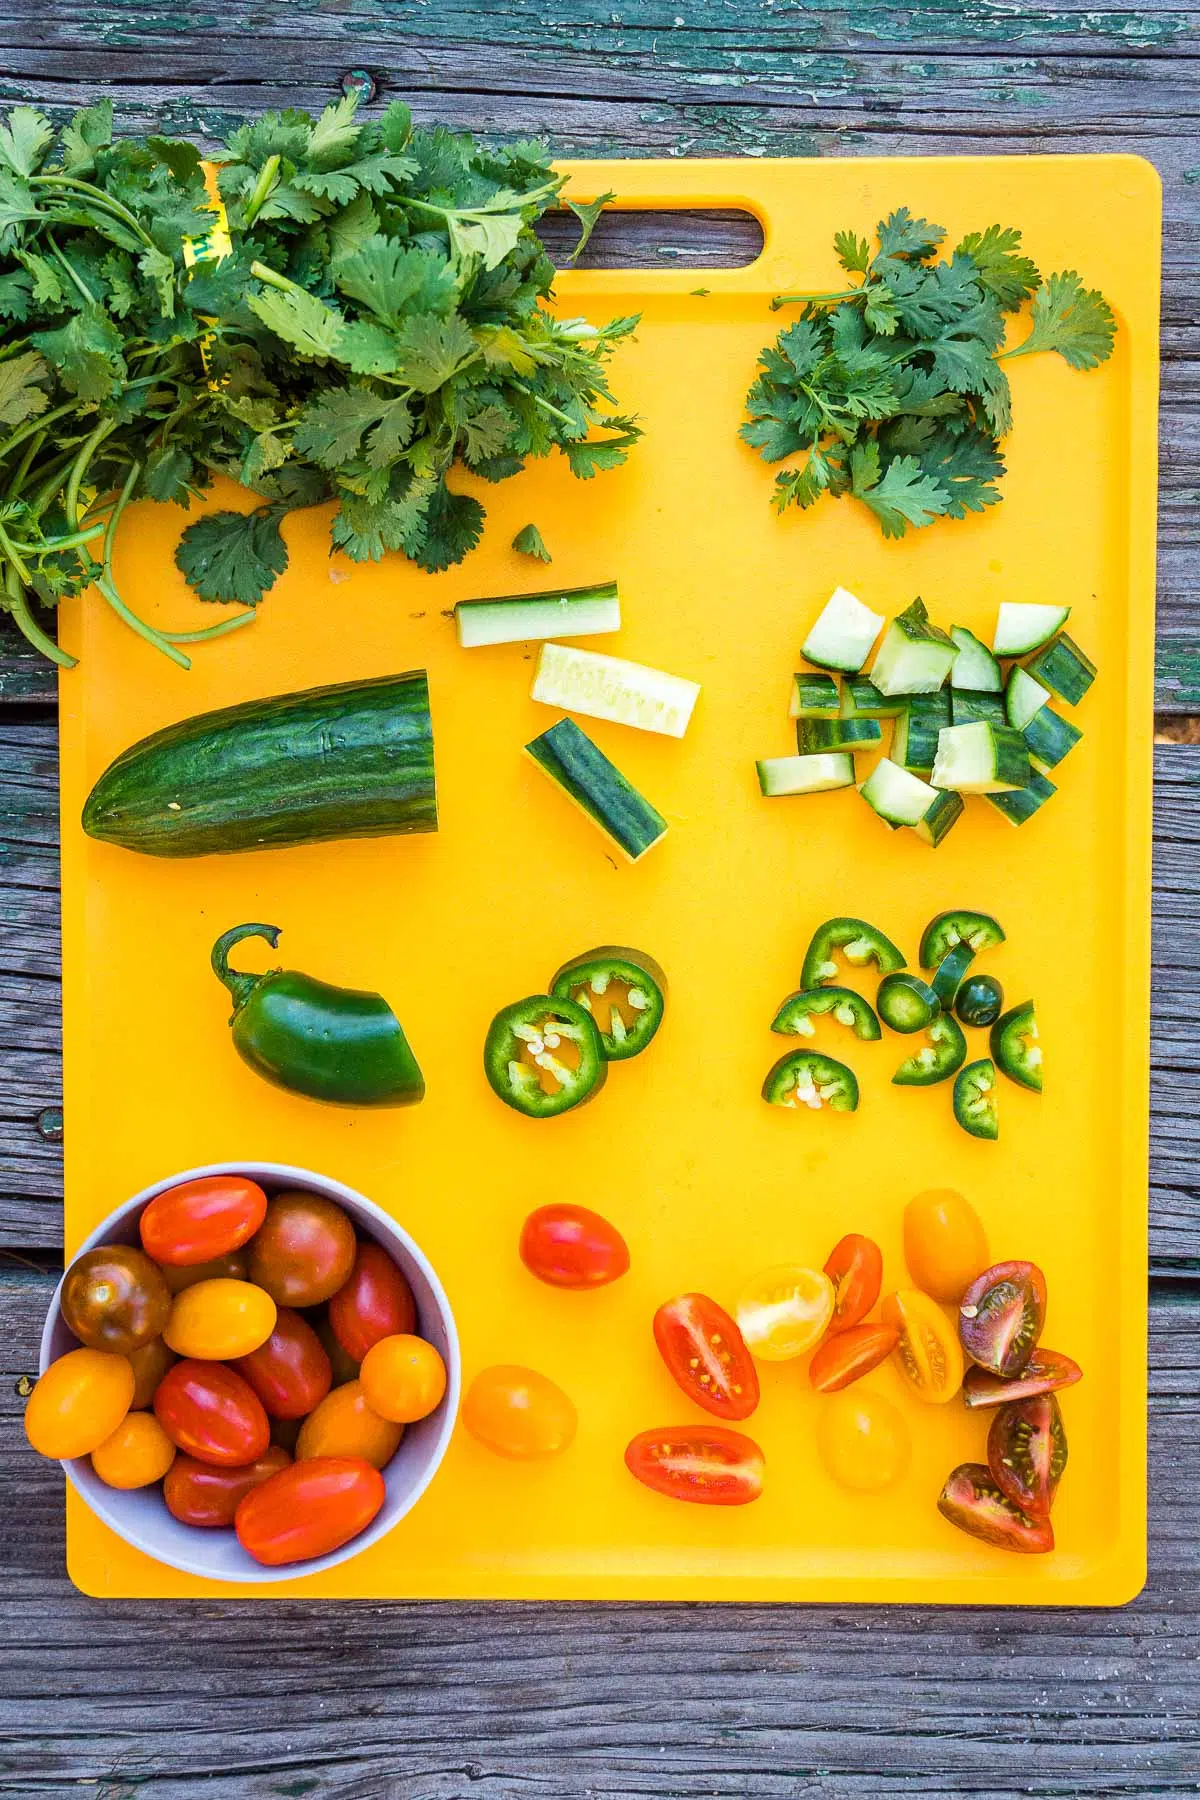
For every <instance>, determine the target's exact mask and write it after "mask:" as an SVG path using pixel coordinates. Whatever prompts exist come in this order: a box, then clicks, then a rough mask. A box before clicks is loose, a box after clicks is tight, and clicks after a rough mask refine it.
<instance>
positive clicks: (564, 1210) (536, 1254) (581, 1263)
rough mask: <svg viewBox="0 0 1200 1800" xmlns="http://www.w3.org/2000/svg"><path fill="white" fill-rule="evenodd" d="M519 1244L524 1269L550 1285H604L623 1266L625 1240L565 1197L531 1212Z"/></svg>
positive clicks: (614, 1278)
mask: <svg viewBox="0 0 1200 1800" xmlns="http://www.w3.org/2000/svg"><path fill="white" fill-rule="evenodd" d="M519 1248H520V1254H521V1261H522V1262H523V1263H524V1264H525V1267H526V1268H527V1269H528V1270H529V1273H530V1274H531V1275H536V1276H537V1278H538V1280H539V1281H545V1282H547V1283H548V1284H549V1285H550V1286H551V1287H561V1288H596V1287H604V1286H606V1285H607V1283H608V1282H610V1281H617V1280H618V1279H619V1278H620V1277H621V1276H622V1275H624V1274H625V1272H626V1270H627V1269H628V1267H629V1246H628V1244H627V1243H626V1242H625V1239H624V1238H623V1237H622V1236H621V1234H620V1232H619V1231H618V1230H617V1228H616V1226H615V1225H610V1224H609V1222H608V1220H607V1219H606V1218H604V1217H602V1215H601V1214H600V1213H597V1212H592V1211H591V1210H590V1208H589V1207H586V1206H573V1205H571V1204H570V1203H569V1202H566V1201H564V1202H560V1203H558V1204H555V1205H551V1206H539V1207H538V1208H537V1210H536V1211H535V1212H531V1213H530V1215H529V1217H528V1218H527V1219H526V1221H525V1223H524V1225H523V1226H522V1227H521V1242H520V1246H519Z"/></svg>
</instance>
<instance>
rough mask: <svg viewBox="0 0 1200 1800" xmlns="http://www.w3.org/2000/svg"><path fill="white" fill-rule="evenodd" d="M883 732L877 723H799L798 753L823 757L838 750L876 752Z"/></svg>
mask: <svg viewBox="0 0 1200 1800" xmlns="http://www.w3.org/2000/svg"><path fill="white" fill-rule="evenodd" d="M882 739H883V732H882V730H881V729H880V726H879V724H878V722H877V721H876V720H875V719H841V718H835V719H828V718H825V719H815V718H804V717H801V718H799V719H797V720H796V752H797V754H798V755H799V756H823V755H825V754H827V753H828V752H830V751H837V750H849V751H852V752H853V751H856V750H873V749H874V747H875V745H876V744H878V743H880V742H882Z"/></svg>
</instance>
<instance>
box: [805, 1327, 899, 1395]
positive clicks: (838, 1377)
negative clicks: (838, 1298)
mask: <svg viewBox="0 0 1200 1800" xmlns="http://www.w3.org/2000/svg"><path fill="white" fill-rule="evenodd" d="M899 1342H900V1333H899V1331H898V1330H897V1329H896V1327H895V1326H894V1325H851V1326H850V1327H849V1328H848V1329H847V1330H845V1331H835V1332H833V1333H832V1334H831V1335H830V1336H829V1337H827V1338H826V1339H825V1342H824V1343H823V1344H821V1345H819V1346H818V1348H817V1350H816V1352H815V1354H814V1356H813V1359H812V1361H811V1362H810V1363H809V1365H808V1379H809V1380H810V1381H811V1382H812V1384H813V1386H814V1387H815V1388H816V1389H817V1392H818V1393H821V1394H836V1393H837V1391H838V1389H839V1388H844V1387H849V1386H850V1383H851V1382H852V1381H857V1380H858V1378H859V1376H860V1375H869V1374H870V1372H871V1370H872V1369H876V1368H878V1367H879V1364H880V1363H881V1362H882V1361H883V1360H884V1358H885V1357H887V1356H890V1355H891V1354H892V1351H893V1350H894V1349H895V1348H896V1345H897V1344H898V1343H899Z"/></svg>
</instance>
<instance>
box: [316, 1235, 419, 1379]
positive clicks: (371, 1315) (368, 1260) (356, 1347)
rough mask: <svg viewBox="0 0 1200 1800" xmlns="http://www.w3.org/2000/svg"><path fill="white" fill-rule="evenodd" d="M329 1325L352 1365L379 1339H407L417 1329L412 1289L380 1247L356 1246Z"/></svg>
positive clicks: (332, 1304)
mask: <svg viewBox="0 0 1200 1800" xmlns="http://www.w3.org/2000/svg"><path fill="white" fill-rule="evenodd" d="M329 1325H330V1329H331V1330H332V1332H333V1335H334V1337H335V1338H336V1339H337V1341H338V1343H339V1344H340V1345H341V1347H342V1349H343V1350H344V1351H345V1352H346V1355H347V1356H349V1357H352V1358H353V1360H354V1362H355V1364H358V1363H360V1362H361V1361H362V1359H363V1357H364V1356H365V1355H366V1354H367V1351H368V1350H369V1349H370V1348H371V1346H372V1345H373V1344H377V1343H378V1342H379V1340H380V1338H385V1337H406V1336H407V1335H408V1334H409V1333H410V1332H412V1331H415V1330H416V1325H417V1303H416V1301H415V1300H414V1299H413V1293H412V1289H411V1288H410V1287H409V1285H408V1283H407V1281H406V1280H405V1279H404V1276H403V1275H402V1274H401V1272H400V1270H399V1269H398V1268H397V1267H396V1264H395V1263H394V1262H393V1261H392V1259H391V1257H390V1256H389V1255H388V1253H387V1251H386V1250H384V1249H383V1248H382V1246H381V1245H379V1244H375V1243H372V1242H371V1241H370V1240H369V1239H368V1240H366V1241H365V1242H363V1243H361V1244H359V1246H358V1248H357V1250H356V1251H355V1254H354V1267H353V1268H352V1269H351V1271H350V1273H349V1275H348V1276H347V1278H346V1280H345V1281H344V1282H343V1283H342V1285H341V1286H340V1287H339V1288H338V1291H337V1293H336V1294H334V1295H333V1297H332V1299H331V1300H330V1302H329ZM354 1374H355V1375H357V1374H358V1369H357V1367H356V1368H355V1370H354ZM345 1379H346V1380H353V1376H347V1377H345Z"/></svg>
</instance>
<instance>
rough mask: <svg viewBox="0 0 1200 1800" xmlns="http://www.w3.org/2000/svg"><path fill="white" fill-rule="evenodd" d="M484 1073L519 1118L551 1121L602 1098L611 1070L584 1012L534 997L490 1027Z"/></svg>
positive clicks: (498, 1016) (546, 997)
mask: <svg viewBox="0 0 1200 1800" xmlns="http://www.w3.org/2000/svg"><path fill="white" fill-rule="evenodd" d="M483 1072H484V1074H485V1075H486V1076H487V1079H488V1084H489V1086H490V1087H491V1089H492V1091H493V1093H495V1094H498V1095H499V1097H500V1099H501V1100H503V1101H504V1104H505V1105H506V1106H511V1107H512V1108H513V1110H514V1112H519V1113H524V1114H525V1116H526V1118H529V1119H551V1118H553V1117H554V1116H555V1114H556V1113H564V1112H569V1111H570V1109H571V1107H573V1106H581V1105H582V1104H583V1102H584V1101H585V1100H590V1099H591V1098H592V1096H593V1095H594V1094H598V1093H599V1091H600V1089H601V1088H602V1087H603V1086H604V1081H605V1077H606V1076H607V1074H608V1064H607V1062H606V1061H605V1059H604V1046H603V1044H602V1043H601V1041H600V1033H599V1031H598V1030H597V1029H596V1024H595V1021H594V1020H593V1019H591V1018H589V1016H588V1014H587V1013H586V1012H584V1010H583V1008H582V1007H581V1006H576V1005H575V1002H574V1001H573V1000H562V999H556V998H555V997H554V996H552V995H550V994H531V995H530V996H529V998H528V999H526V1000H517V1001H515V1002H514V1004H513V1005H512V1006H505V1007H502V1008H501V1010H500V1011H499V1012H498V1013H497V1014H496V1016H495V1018H494V1019H493V1020H492V1022H491V1024H490V1025H489V1026H488V1034H487V1038H486V1040H485V1042H484V1046H483Z"/></svg>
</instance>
